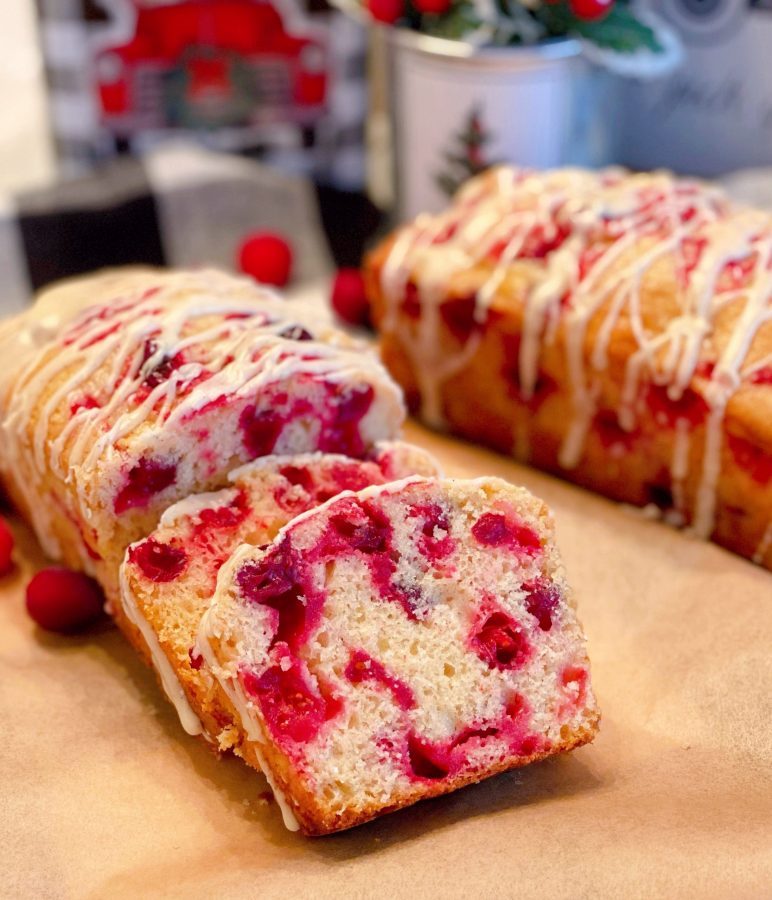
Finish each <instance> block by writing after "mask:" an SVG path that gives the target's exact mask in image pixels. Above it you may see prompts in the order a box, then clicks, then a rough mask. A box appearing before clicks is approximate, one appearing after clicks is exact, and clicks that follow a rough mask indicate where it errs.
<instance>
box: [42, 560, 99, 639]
mask: <svg viewBox="0 0 772 900" xmlns="http://www.w3.org/2000/svg"><path fill="white" fill-rule="evenodd" d="M104 602H105V598H104V595H103V594H102V589H101V588H100V587H99V585H98V584H97V583H96V581H94V579H93V578H89V577H88V575H83V574H82V573H81V572H73V571H72V570H71V569H65V568H63V567H61V566H51V567H50V568H48V569H41V570H40V571H39V572H38V573H37V574H36V575H33V576H32V578H31V580H30V582H29V584H28V585H27V612H28V613H29V615H30V617H31V618H32V619H33V621H34V622H35V623H36V624H38V625H39V626H40V627H41V628H45V629H46V631H57V632H60V633H64V634H67V633H72V632H76V631H81V630H82V629H84V628H86V627H88V626H89V625H91V624H93V623H94V622H96V621H97V619H100V618H101V617H102V616H103V615H104Z"/></svg>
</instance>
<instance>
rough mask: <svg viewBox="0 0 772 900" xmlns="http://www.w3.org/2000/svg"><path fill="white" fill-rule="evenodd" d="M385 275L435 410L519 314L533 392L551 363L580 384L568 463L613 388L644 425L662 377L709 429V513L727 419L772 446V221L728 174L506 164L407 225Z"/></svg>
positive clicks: (526, 380) (628, 415) (378, 258)
mask: <svg viewBox="0 0 772 900" xmlns="http://www.w3.org/2000/svg"><path fill="white" fill-rule="evenodd" d="M369 277H370V278H371V279H375V280H376V283H375V284H374V285H372V282H371V285H372V286H373V288H374V289H373V291H372V293H373V296H374V297H375V298H376V300H375V307H376V308H375V313H376V319H377V321H378V324H379V328H380V330H381V331H382V332H383V334H384V335H389V334H391V335H393V336H394V337H395V338H396V340H397V341H398V342H399V343H400V345H401V346H402V347H403V349H404V350H405V351H406V353H407V354H408V357H409V358H410V359H411V362H412V367H413V370H414V375H415V377H416V379H417V381H418V386H419V391H420V395H421V397H420V399H421V403H422V414H423V416H424V418H426V419H427V420H429V421H430V422H432V423H433V424H442V403H441V388H442V384H443V383H444V381H445V380H447V379H448V378H451V377H452V376H453V375H455V374H457V373H458V372H460V371H461V370H462V369H463V368H464V366H465V365H466V363H467V362H468V361H469V360H470V359H471V358H472V356H473V355H474V354H475V352H476V350H477V348H478V346H479V343H480V341H481V339H482V336H483V333H484V331H485V326H486V324H488V323H491V322H494V321H499V322H500V321H502V320H503V321H504V322H505V323H509V325H510V326H511V327H510V330H512V328H514V329H515V330H516V332H517V333H518V336H519V338H518V339H519V347H518V356H517V359H518V363H517V365H518V371H517V373H516V380H517V382H518V385H519V390H520V394H521V396H522V398H523V399H524V400H526V401H528V400H529V399H530V398H532V397H533V394H534V391H535V390H536V389H537V383H538V379H539V376H540V371H541V370H542V368H543V367H544V366H545V365H546V366H547V367H550V366H551V367H552V369H553V371H552V373H551V374H552V376H553V377H556V378H558V379H560V380H561V383H565V384H567V385H568V388H569V390H570V392H571V395H572V403H573V416H572V421H571V422H570V424H569V427H568V428H567V433H566V437H565V440H564V443H563V446H562V448H561V453H560V462H561V465H562V466H563V467H564V468H567V469H570V468H572V467H574V466H575V465H576V464H577V463H578V461H579V459H580V458H581V454H582V451H583V446H584V438H585V435H586V433H587V430H588V427H589V426H590V423H591V421H592V418H593V416H594V414H595V413H596V411H597V410H598V408H599V406H600V404H601V403H602V404H603V407H605V408H608V407H609V406H611V408H613V409H614V410H615V411H616V413H617V418H618V421H619V424H620V425H621V427H622V428H624V429H626V430H632V429H633V428H634V427H635V424H636V421H637V419H638V416H639V414H640V411H641V409H642V405H643V404H645V403H646V402H647V401H648V400H649V399H650V398H651V391H652V389H653V390H655V391H656V392H657V397H658V398H661V399H664V401H665V404H666V406H667V408H666V410H665V414H666V415H667V416H668V417H670V418H672V419H673V420H675V421H678V420H679V419H683V420H684V421H687V423H688V424H689V425H690V426H695V425H697V426H699V427H703V426H704V428H705V452H704V461H703V473H702V484H701V488H700V492H699V498H698V508H697V510H696V515H695V519H694V523H693V525H694V529H695V531H697V532H698V533H700V534H703V535H707V534H709V533H710V530H711V527H712V522H713V515H714V504H715V490H714V487H715V479H716V477H717V472H718V470H719V468H720V457H721V452H722V434H723V433H724V431H725V430H729V431H730V432H731V433H732V434H734V435H735V436H736V437H737V438H738V439H739V440H744V441H747V442H749V443H750V444H752V445H753V447H754V448H761V451H762V452H764V453H767V454H769V455H772V219H770V217H769V216H768V215H766V214H765V213H762V212H760V211H757V210H753V209H750V208H745V207H739V206H735V205H733V204H732V203H730V202H729V200H728V199H727V197H726V196H725V195H724V194H723V193H722V192H721V191H720V190H719V189H718V188H715V187H712V186H709V185H707V184H704V183H701V182H697V181H690V180H682V179H676V178H674V177H672V176H671V175H669V174H667V173H663V172H657V173H652V174H639V175H631V174H628V173H626V172H624V171H622V170H618V169H609V170H605V171H601V172H597V173H591V172H587V171H582V170H577V169H560V170H555V171H551V172H545V173H535V172H531V171H526V170H521V169H515V168H509V167H501V168H497V169H494V170H491V171H489V172H487V173H485V174H483V175H481V176H478V177H477V178H475V179H473V180H472V181H470V182H468V183H467V184H466V185H465V186H464V187H463V188H462V189H461V190H460V191H459V193H458V194H457V195H456V197H455V199H454V201H453V203H452V205H451V206H450V207H449V208H448V209H447V210H446V211H445V212H443V213H441V214H439V215H436V216H429V215H425V216H420V217H419V218H418V219H416V221H415V222H413V223H412V224H410V225H408V226H407V227H405V228H403V229H402V230H400V231H398V232H397V233H396V234H395V235H394V236H393V237H392V238H390V239H389V240H388V241H387V242H386V243H385V244H384V245H382V246H381V247H380V248H379V249H377V250H376V251H375V253H374V254H373V255H372V256H371V257H370V261H369ZM692 407H693V408H692ZM695 411H696V413H698V414H695Z"/></svg>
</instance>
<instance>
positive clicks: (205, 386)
mask: <svg viewBox="0 0 772 900" xmlns="http://www.w3.org/2000/svg"><path fill="white" fill-rule="evenodd" d="M0 342H1V343H2V347H3V349H4V350H5V351H6V353H7V358H9V359H10V360H11V364H10V365H9V364H8V363H6V365H7V367H8V369H9V370H10V372H9V374H8V375H7V376H6V377H5V379H4V383H3V385H2V392H1V395H2V399H1V407H2V408H1V409H0V412H1V413H2V423H1V424H2V429H1V431H2V446H1V448H0V449H1V450H2V454H1V455H2V468H3V472H4V476H5V477H6V479H7V480H8V481H9V482H10V486H11V490H12V492H14V493H15V494H16V499H17V500H19V501H20V502H21V505H22V506H23V507H24V511H25V512H26V513H27V514H28V516H29V517H30V518H31V520H32V522H33V525H34V526H35V528H36V531H37V533H38V536H39V537H40V539H41V541H42V542H43V545H44V548H45V550H46V551H47V552H48V553H49V554H51V555H52V556H60V555H61V547H60V546H58V544H60V543H61V541H59V540H58V539H57V535H56V533H55V529H54V528H53V527H52V522H53V518H54V516H55V514H56V513H57V512H58V513H59V514H61V513H62V512H64V515H65V516H66V517H67V518H69V519H71V520H74V521H75V522H76V524H77V526H78V527H79V529H80V531H81V535H82V537H83V539H84V541H85V544H86V547H87V549H88V550H89V553H88V556H89V557H91V558H92V559H98V558H99V557H100V555H103V554H104V548H105V546H109V544H110V542H111V541H112V540H113V538H114V535H115V534H117V532H118V531H119V530H120V521H119V520H120V519H121V518H122V517H124V518H126V519H127V521H128V520H131V519H132V517H133V518H136V516H137V515H139V514H140V513H141V512H142V511H143V509H144V507H145V505H146V504H145V501H146V500H147V499H148V498H150V497H153V498H154V497H155V495H156V494H159V495H163V496H159V499H162V500H164V505H168V503H169V502H171V501H173V500H174V499H178V497H179V496H181V495H182V494H183V493H187V492H189V491H190V490H192V489H202V488H208V487H213V486H220V484H222V483H224V480H225V478H226V476H227V472H228V471H229V470H230V469H231V468H233V467H234V466H235V465H238V464H240V463H243V462H246V461H247V460H249V459H251V458H254V457H256V456H261V455H263V454H264V453H269V452H272V451H276V452H283V451H284V450H285V449H286V450H287V451H288V452H294V451H295V450H297V449H300V450H306V451H311V450H316V449H326V450H329V451H331V452H335V451H339V452H347V453H351V454H352V455H356V452H357V450H364V449H366V447H367V446H368V445H369V444H371V443H372V442H373V441H375V440H378V439H381V438H390V437H392V436H394V433H395V431H396V430H398V428H399V425H400V424H401V421H402V410H401V397H400V393H399V390H398V388H396V386H395V385H394V384H393V382H391V380H390V379H389V377H388V375H387V374H386V372H385V370H383V368H382V367H381V365H380V364H379V363H378V362H377V361H376V360H375V359H374V358H373V357H372V356H371V355H370V354H369V353H367V352H365V351H363V348H362V347H361V346H360V345H358V344H357V343H355V342H353V341H352V340H351V339H350V338H348V337H347V336H346V335H344V334H342V333H341V332H338V331H336V330H335V329H333V328H332V327H331V326H330V325H329V324H327V323H326V321H325V317H324V316H323V315H320V314H318V313H316V312H315V311H313V310H309V309H308V308H307V307H303V308H299V307H298V305H295V304H291V303H287V302H284V301H282V300H281V299H280V298H278V297H277V296H276V295H274V294H273V293H272V292H270V291H269V290H267V289H265V288H262V287H259V286H257V285H256V284H254V283H253V282H251V281H248V280H246V279H240V278H238V279H237V278H232V277H230V276H227V275H225V274H222V273H219V272H214V271H197V272H192V271H191V272H186V271H182V272H162V271H152V270H129V271H128V272H125V273H122V272H117V273H107V274H102V275H97V276H94V277H92V278H86V279H80V280H78V281H75V282H71V283H68V284H66V285H64V286H63V287H59V288H56V289H54V290H53V291H51V292H49V293H47V294H46V295H44V296H43V298H42V300H41V305H40V307H33V308H32V309H31V311H30V312H29V313H28V314H27V315H26V316H22V317H21V318H19V319H16V320H13V321H12V322H11V323H10V325H9V326H7V327H6V328H5V329H4V330H3V331H2V332H0ZM304 403H305V404H306V407H307V408H305V407H304V408H301V407H302V406H303V404H304ZM256 404H257V405H256ZM327 413H329V415H327ZM325 416H327V417H326V418H325ZM218 417H219V418H218ZM223 417H225V418H223ZM228 417H230V418H228ZM231 419H232V420H233V421H231ZM285 445H286V448H285ZM172 467H177V468H178V469H179V471H180V473H183V472H184V473H185V474H184V476H183V474H180V475H179V478H177V475H176V474H175V472H173V470H172ZM175 471H176V470H175ZM188 482H189V483H188ZM173 483H177V489H176V492H175V490H174V489H171V490H170V491H167V492H166V494H164V491H165V489H166V488H167V487H170V486H171V485H172V484H173ZM143 491H144V494H143ZM18 495H21V496H18ZM43 498H45V499H43ZM105 513H106V515H105ZM60 517H61V515H60ZM116 522H118V524H115V523H116ZM129 530H131V529H129ZM135 530H136V529H135ZM91 531H93V532H94V533H93V534H92V533H90V532H91ZM132 537H133V535H129V539H131V538H132ZM125 538H126V535H121V536H120V537H119V538H117V540H118V543H121V542H123V543H124V544H125V543H126V542H127V541H126V540H125ZM116 549H118V550H120V549H121V548H116ZM86 567H87V566H86Z"/></svg>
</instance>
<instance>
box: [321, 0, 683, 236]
mask: <svg viewBox="0 0 772 900" xmlns="http://www.w3.org/2000/svg"><path fill="white" fill-rule="evenodd" d="M334 2H336V5H338V6H339V7H340V8H341V9H343V10H346V11H347V12H348V13H349V14H350V15H352V16H353V17H356V18H359V19H360V20H364V21H367V20H369V21H370V22H371V23H372V22H377V23H380V24H382V25H385V26H389V27H387V28H384V29H380V31H381V35H380V40H381V41H383V42H384V44H385V46H386V52H385V56H386V58H387V63H386V65H387V71H388V77H387V79H386V80H387V82H388V85H389V88H390V90H389V97H388V100H387V103H388V106H389V111H390V121H391V131H392V146H393V153H394V158H393V165H394V170H395V173H396V176H395V185H394V194H395V197H394V200H395V205H396V210H397V215H398V218H400V219H405V218H411V217H413V216H414V215H416V214H418V213H420V212H421V211H425V210H429V211H434V210H437V209H440V208H442V207H443V206H444V205H445V203H446V202H447V199H448V194H449V191H450V189H451V188H452V187H453V185H454V184H456V183H457V176H460V175H463V174H464V173H465V172H466V174H467V175H468V174H470V173H471V172H473V171H475V170H479V169H481V168H483V167H484V165H485V164H486V163H492V162H495V161H506V162H515V163H518V164H520V165H526V166H535V167H538V168H547V167H550V166H558V165H564V164H575V165H589V166H598V165H602V164H604V163H607V162H610V161H612V160H613V158H614V144H613V141H614V139H615V137H616V135H615V132H614V130H613V129H612V127H611V126H612V125H613V123H614V121H615V116H614V115H613V106H614V104H615V103H616V102H617V98H616V93H617V91H618V84H617V81H616V78H615V76H616V75H624V76H634V77H639V78H653V77H656V76H659V75H661V74H662V73H664V72H667V71H669V70H671V69H672V68H674V67H675V66H676V65H677V64H678V62H679V60H680V58H681V45H680V41H679V40H678V38H677V36H676V35H675V33H674V31H673V30H672V29H671V28H670V27H669V26H667V25H666V24H665V23H664V22H663V21H662V20H661V18H659V17H657V16H656V15H655V14H653V13H651V12H650V11H647V12H643V13H637V12H634V11H633V10H632V9H631V7H630V5H629V4H628V3H627V2H626V0H616V2H615V0H362V2H360V0H334ZM609 72H611V73H613V74H612V75H609V74H608V73H609ZM465 142H466V143H465ZM449 168H450V170H452V171H454V172H455V174H452V172H449Z"/></svg>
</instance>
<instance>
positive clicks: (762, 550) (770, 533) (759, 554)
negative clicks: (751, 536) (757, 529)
mask: <svg viewBox="0 0 772 900" xmlns="http://www.w3.org/2000/svg"><path fill="white" fill-rule="evenodd" d="M770 547H772V522H769V524H768V525H767V527H766V528H765V529H764V534H762V536H761V540H760V541H759V544H758V546H757V547H756V552H755V553H754V554H753V561H754V562H755V563H756V565H761V564H762V563H763V562H764V557H765V556H766V555H767V551H768V550H769V548H770Z"/></svg>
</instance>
